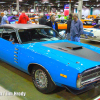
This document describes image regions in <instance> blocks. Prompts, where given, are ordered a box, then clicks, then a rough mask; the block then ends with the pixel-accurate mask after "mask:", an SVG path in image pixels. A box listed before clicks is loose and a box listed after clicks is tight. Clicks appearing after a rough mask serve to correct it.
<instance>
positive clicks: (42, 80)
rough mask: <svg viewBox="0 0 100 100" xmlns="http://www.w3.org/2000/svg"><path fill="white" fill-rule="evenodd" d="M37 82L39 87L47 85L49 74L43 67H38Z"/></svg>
mask: <svg viewBox="0 0 100 100" xmlns="http://www.w3.org/2000/svg"><path fill="white" fill-rule="evenodd" d="M35 84H36V86H37V87H39V88H46V87H47V76H46V74H45V73H44V72H43V71H42V70H41V69H38V70H36V72H35Z"/></svg>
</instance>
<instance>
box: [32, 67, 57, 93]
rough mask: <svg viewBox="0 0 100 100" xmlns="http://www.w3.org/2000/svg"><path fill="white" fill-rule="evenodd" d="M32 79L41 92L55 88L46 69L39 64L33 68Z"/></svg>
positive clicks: (47, 91)
mask: <svg viewBox="0 0 100 100" xmlns="http://www.w3.org/2000/svg"><path fill="white" fill-rule="evenodd" d="M32 81H33V84H34V85H35V87H36V88H37V90H38V91H40V92H42V93H50V92H52V91H53V90H54V89H55V88H56V85H55V84H54V83H53V81H52V80H51V78H50V76H49V74H48V73H47V71H46V70H45V69H44V68H42V67H40V66H35V67H34V68H33V70H32Z"/></svg>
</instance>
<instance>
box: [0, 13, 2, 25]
mask: <svg viewBox="0 0 100 100" xmlns="http://www.w3.org/2000/svg"><path fill="white" fill-rule="evenodd" d="M1 19H2V18H1V13H0V25H1Z"/></svg>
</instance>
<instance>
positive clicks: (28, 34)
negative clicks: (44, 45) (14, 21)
mask: <svg viewBox="0 0 100 100" xmlns="http://www.w3.org/2000/svg"><path fill="white" fill-rule="evenodd" d="M18 33H19V36H20V39H21V41H22V43H23V44H26V43H34V42H42V41H54V40H61V39H62V38H61V35H60V34H59V33H58V32H56V31H54V30H53V29H51V28H42V29H40V28H35V29H20V30H18Z"/></svg>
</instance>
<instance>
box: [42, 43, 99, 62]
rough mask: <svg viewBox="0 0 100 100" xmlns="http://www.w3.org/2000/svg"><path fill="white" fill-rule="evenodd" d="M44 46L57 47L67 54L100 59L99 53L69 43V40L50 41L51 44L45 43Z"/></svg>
mask: <svg viewBox="0 0 100 100" xmlns="http://www.w3.org/2000/svg"><path fill="white" fill-rule="evenodd" d="M43 46H46V47H49V48H52V49H55V50H58V51H61V52H65V53H66V54H71V55H75V56H79V57H82V58H85V59H89V60H92V61H100V54H99V53H96V52H94V51H92V50H90V49H88V48H85V47H83V46H79V45H75V44H72V43H68V42H61V43H50V44H44V45H43ZM53 52H55V53H56V51H53ZM83 52H84V53H83ZM64 56H65V55H64ZM66 56H67V55H66Z"/></svg>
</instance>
